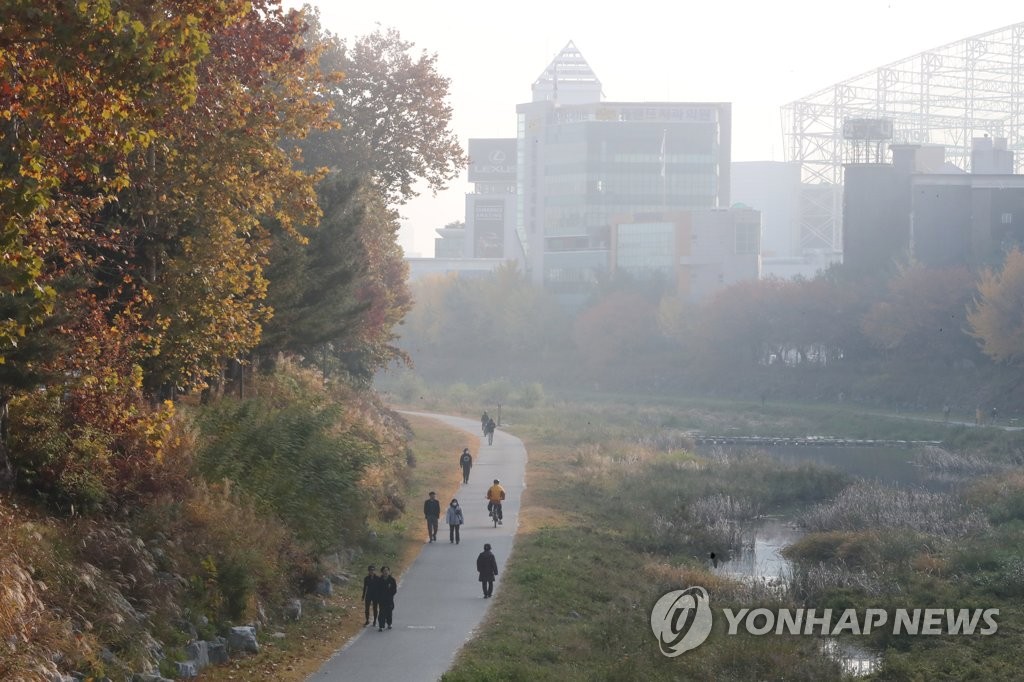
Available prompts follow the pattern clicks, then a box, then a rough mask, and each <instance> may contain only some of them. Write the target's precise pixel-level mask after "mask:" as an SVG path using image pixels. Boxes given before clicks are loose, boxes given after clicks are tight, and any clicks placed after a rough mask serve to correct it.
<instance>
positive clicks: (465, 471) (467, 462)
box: [459, 448, 473, 483]
mask: <svg viewBox="0 0 1024 682" xmlns="http://www.w3.org/2000/svg"><path fill="white" fill-rule="evenodd" d="M459 466H461V467H462V482H463V483H469V470H470V469H472V468H473V455H471V454H469V448H462V455H461V456H460V457H459Z"/></svg>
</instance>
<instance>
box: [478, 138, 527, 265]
mask: <svg viewBox="0 0 1024 682" xmlns="http://www.w3.org/2000/svg"><path fill="white" fill-rule="evenodd" d="M468 177H469V181H470V182H472V183H473V191H472V192H470V193H468V194H466V234H467V238H468V243H467V248H468V255H469V256H470V257H472V258H504V259H506V260H515V261H516V262H518V263H520V264H522V263H523V261H524V259H525V254H524V252H523V250H522V246H521V245H520V243H519V239H518V237H517V235H516V139H515V138H475V139H470V140H469V173H468Z"/></svg>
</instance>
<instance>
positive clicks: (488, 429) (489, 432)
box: [484, 418, 498, 445]
mask: <svg viewBox="0 0 1024 682" xmlns="http://www.w3.org/2000/svg"><path fill="white" fill-rule="evenodd" d="M497 427H498V425H497V424H495V423H494V419H493V418H490V419H488V420H487V426H485V427H484V435H485V436H487V444H488V445H494V429H496V428H497Z"/></svg>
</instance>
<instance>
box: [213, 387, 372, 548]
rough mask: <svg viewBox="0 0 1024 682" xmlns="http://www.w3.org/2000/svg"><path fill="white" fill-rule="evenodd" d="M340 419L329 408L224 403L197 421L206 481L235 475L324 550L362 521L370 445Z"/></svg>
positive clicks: (260, 501) (334, 409)
mask: <svg viewBox="0 0 1024 682" xmlns="http://www.w3.org/2000/svg"><path fill="white" fill-rule="evenodd" d="M339 418H340V409H339V408H338V407H334V406H326V407H319V406H316V405H313V404H310V403H303V402H297V403H296V404H293V405H291V406H288V407H284V408H275V407H272V406H269V405H267V404H266V402H264V401H261V400H260V399H259V398H255V399H251V400H247V401H244V402H232V401H224V402H221V403H219V404H218V405H216V406H214V407H211V408H209V409H207V410H206V411H205V412H204V413H203V414H202V415H201V417H200V419H199V423H200V425H201V427H202V431H203V433H204V435H205V436H206V440H205V443H204V446H203V447H202V448H201V449H200V451H199V454H198V457H197V464H198V466H199V470H200V471H201V472H202V474H203V476H204V477H205V478H206V480H208V481H212V482H216V481H221V480H225V479H226V480H230V481H232V482H233V483H234V485H236V486H237V487H238V489H239V490H241V491H244V492H245V493H246V494H248V495H249V496H250V497H251V499H252V500H254V501H255V502H256V503H257V504H258V505H259V506H261V507H263V508H265V509H266V510H267V511H270V512H272V513H274V514H275V515H277V516H278V518H280V519H282V520H283V521H284V522H285V523H286V524H288V526H289V527H291V528H292V529H293V530H294V531H295V533H296V534H297V535H298V536H299V537H300V538H302V539H305V540H307V541H310V542H312V543H314V544H315V545H316V546H317V547H319V548H320V549H328V548H330V547H333V546H336V545H337V544H338V542H339V540H340V538H341V536H342V534H343V532H345V531H346V530H352V529H354V528H355V527H356V526H359V525H361V523H362V521H363V519H365V516H366V514H365V505H364V500H363V496H362V494H361V492H360V490H359V486H358V482H359V478H360V476H361V474H362V471H363V469H364V467H365V466H366V464H367V462H368V461H369V460H370V458H371V456H372V453H373V448H374V446H373V444H371V443H370V442H368V441H366V440H364V439H362V438H360V437H358V436H356V435H354V434H351V433H337V432H336V429H335V426H336V424H337V422H338V420H339Z"/></svg>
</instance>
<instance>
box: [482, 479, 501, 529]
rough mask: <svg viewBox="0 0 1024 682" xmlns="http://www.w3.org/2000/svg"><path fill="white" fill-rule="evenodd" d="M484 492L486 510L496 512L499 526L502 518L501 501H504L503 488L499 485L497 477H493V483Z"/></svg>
mask: <svg viewBox="0 0 1024 682" xmlns="http://www.w3.org/2000/svg"><path fill="white" fill-rule="evenodd" d="M484 494H485V496H486V497H487V511H488V512H490V511H492V510H493V511H494V512H495V513H496V514H497V516H498V525H499V526H500V525H501V520H502V518H503V515H502V512H501V503H502V502H504V501H505V489H504V488H502V487H501V483H499V482H498V479H494V485H492V486H491V487H490V488H488V489H487V492H486V493H484Z"/></svg>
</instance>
